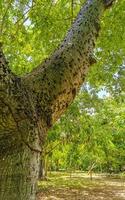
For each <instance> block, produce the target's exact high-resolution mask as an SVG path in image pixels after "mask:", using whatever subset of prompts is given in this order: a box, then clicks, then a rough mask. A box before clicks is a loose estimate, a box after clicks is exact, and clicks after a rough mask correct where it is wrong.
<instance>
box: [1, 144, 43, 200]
mask: <svg viewBox="0 0 125 200" xmlns="http://www.w3.org/2000/svg"><path fill="white" fill-rule="evenodd" d="M39 157H40V153H38V152H33V151H31V150H30V149H29V148H27V147H25V146H24V148H23V149H22V151H20V152H15V153H13V154H12V155H8V156H6V157H4V158H1V159H0V184H1V185H0V199H1V200H34V199H35V198H36V188H37V179H38V172H39Z"/></svg>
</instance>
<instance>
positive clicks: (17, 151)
mask: <svg viewBox="0 0 125 200" xmlns="http://www.w3.org/2000/svg"><path fill="white" fill-rule="evenodd" d="M112 2H113V0H88V1H86V4H85V5H84V6H83V7H82V8H81V10H80V12H79V14H78V16H77V18H76V20H75V21H74V23H73V25H72V27H71V29H70V30H69V32H68V33H67V35H66V37H65V39H64V41H63V42H62V44H61V45H60V46H59V48H58V49H57V50H56V51H55V52H54V54H53V55H52V56H51V57H50V58H48V59H47V60H46V61H45V62H43V63H42V64H40V65H39V66H38V67H37V68H36V69H35V70H33V71H32V72H31V73H30V74H28V75H25V76H24V77H17V76H16V75H14V74H13V73H12V72H11V71H10V69H9V67H8V63H7V62H6V60H5V57H4V55H3V53H2V50H1V49H0V199H1V200H17V199H18V200H35V199H36V185H37V179H38V174H39V161H40V154H41V151H42V150H41V147H42V145H43V143H44V140H45V137H46V134H47V130H48V129H49V128H50V127H51V126H52V125H53V123H54V122H55V121H56V120H57V119H58V118H59V117H60V116H61V114H62V113H63V112H64V111H65V110H66V109H67V107H68V106H69V105H70V104H71V102H72V101H73V99H74V97H75V96H76V93H77V92H78V91H79V88H80V85H81V84H82V83H83V81H84V79H85V76H86V74H87V71H88V69H89V67H90V65H91V64H93V63H94V62H95V59H94V56H93V49H94V46H95V40H96V38H97V37H98V32H99V29H100V18H101V16H102V14H103V12H104V10H105V9H106V8H107V7H109V6H111V4H112ZM43 83H44V84H43Z"/></svg>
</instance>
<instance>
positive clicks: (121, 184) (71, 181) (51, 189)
mask: <svg viewBox="0 0 125 200" xmlns="http://www.w3.org/2000/svg"><path fill="white" fill-rule="evenodd" d="M38 200H125V180H123V179H114V178H107V177H94V178H93V180H90V179H89V177H83V176H82V177H80V176H79V177H75V176H73V177H72V178H70V177H66V176H62V177H54V178H52V179H49V180H48V181H46V182H44V183H43V182H42V183H41V184H40V190H39V193H38Z"/></svg>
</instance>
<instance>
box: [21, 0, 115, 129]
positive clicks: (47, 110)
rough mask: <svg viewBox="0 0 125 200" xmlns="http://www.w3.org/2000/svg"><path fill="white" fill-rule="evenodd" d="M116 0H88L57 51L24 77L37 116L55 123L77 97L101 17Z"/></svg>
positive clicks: (88, 63)
mask: <svg viewBox="0 0 125 200" xmlns="http://www.w3.org/2000/svg"><path fill="white" fill-rule="evenodd" d="M112 2H113V0H109V1H108V0H88V1H87V2H86V4H85V5H84V6H83V8H82V9H81V11H80V12H79V14H78V16H77V18H76V20H75V22H74V23H73V26H72V28H71V29H70V30H69V32H68V33H67V35H66V37H65V39H64V41H63V42H62V43H61V45H60V46H59V48H58V49H57V50H56V51H55V52H54V54H53V55H52V56H51V57H50V58H49V59H47V60H46V61H45V62H44V63H42V64H40V66H38V67H37V68H36V69H35V70H33V72H32V73H30V74H28V75H27V76H25V77H24V78H23V81H24V82H25V84H26V87H28V90H29V91H30V92H31V93H32V96H33V99H34V102H35V104H34V105H35V112H36V115H37V117H38V118H39V119H40V118H44V119H45V121H46V123H47V126H51V125H52V124H53V123H54V121H56V120H57V119H58V118H59V117H60V115H61V114H62V113H63V112H64V111H65V110H66V108H67V106H68V105H69V104H70V103H71V102H72V101H73V99H74V97H75V95H76V93H77V92H78V90H79V88H80V85H81V84H82V83H83V81H84V79H85V77H86V74H87V72H88V69H89V67H90V65H92V64H93V63H95V58H94V56H93V49H94V47H95V41H96V38H97V37H98V33H99V30H100V18H101V16H102V14H103V12H104V10H105V8H106V7H108V6H110V5H111V3H112Z"/></svg>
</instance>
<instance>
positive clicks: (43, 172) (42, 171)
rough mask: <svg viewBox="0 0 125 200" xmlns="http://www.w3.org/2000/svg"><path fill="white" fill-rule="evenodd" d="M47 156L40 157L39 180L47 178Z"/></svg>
mask: <svg viewBox="0 0 125 200" xmlns="http://www.w3.org/2000/svg"><path fill="white" fill-rule="evenodd" d="M47 171H48V166H47V156H46V155H45V156H42V157H41V158H40V167H39V179H40V180H46V179H47Z"/></svg>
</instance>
